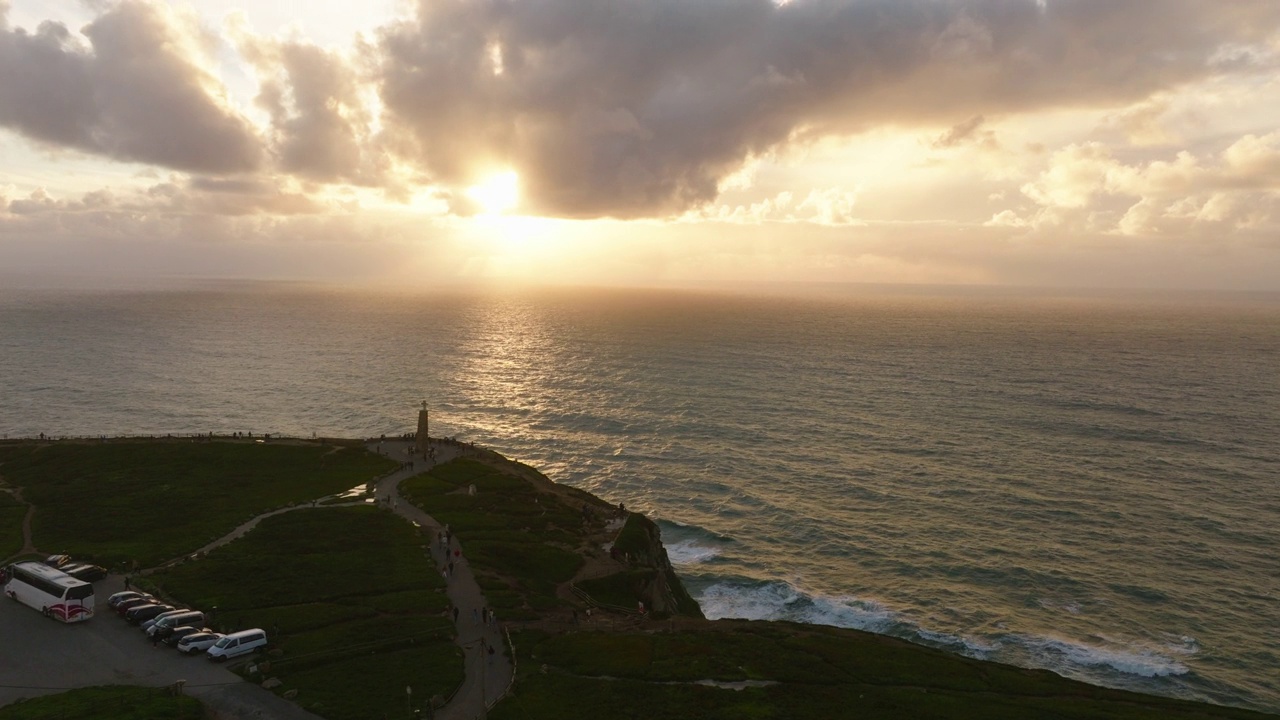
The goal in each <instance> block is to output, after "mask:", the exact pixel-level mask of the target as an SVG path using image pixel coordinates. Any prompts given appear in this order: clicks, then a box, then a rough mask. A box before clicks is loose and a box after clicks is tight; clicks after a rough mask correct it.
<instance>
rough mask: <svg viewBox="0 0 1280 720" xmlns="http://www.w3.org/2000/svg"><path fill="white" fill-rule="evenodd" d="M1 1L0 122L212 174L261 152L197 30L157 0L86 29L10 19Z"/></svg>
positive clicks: (129, 1)
mask: <svg viewBox="0 0 1280 720" xmlns="http://www.w3.org/2000/svg"><path fill="white" fill-rule="evenodd" d="M7 11H8V8H7V6H5V5H0V127H7V128H10V129H12V130H14V131H16V132H18V133H20V134H22V135H25V136H26V137H28V138H31V139H33V140H36V141H39V142H42V143H46V144H49V145H53V146H59V147H70V148H75V149H78V150H82V151H85V152H89V153H94V154H98V155H104V156H107V157H111V158H114V159H117V160H124V161H133V162H142V163H149V164H155V165H161V166H165V167H170V168H175V169H181V170H191V171H198V172H208V173H229V172H239V171H249V170H253V169H255V168H257V167H258V166H259V165H260V163H261V161H262V153H261V147H260V141H259V139H258V138H257V136H256V135H255V133H254V130H253V128H252V127H251V125H250V124H249V123H248V122H247V121H246V120H245V119H244V118H243V117H241V116H240V115H238V114H237V113H236V112H234V111H233V110H231V109H230V108H228V107H227V106H226V104H225V102H224V101H223V100H222V99H221V97H220V93H221V86H220V85H219V83H218V82H217V80H216V79H215V78H214V77H213V76H212V75H211V74H210V73H208V72H207V71H205V70H204V69H202V68H201V67H200V66H199V65H198V64H197V63H196V62H195V60H194V58H198V57H201V56H202V55H203V54H204V48H203V47H202V42H203V41H204V40H205V39H204V38H201V37H200V36H199V34H198V32H197V31H195V30H193V29H191V28H190V27H186V26H184V25H183V23H182V22H181V21H180V19H178V18H176V17H174V16H173V15H172V14H171V13H169V12H167V11H166V10H164V9H163V7H162V6H158V5H153V4H148V3H144V2H137V1H133V0H126V1H125V2H120V3H119V4H116V5H113V6H111V7H109V9H107V10H106V11H105V12H103V13H102V14H101V15H99V16H98V17H97V18H96V19H95V20H94V21H93V22H92V23H90V24H89V25H88V26H86V27H85V28H84V30H83V31H82V32H83V35H84V37H85V38H87V39H88V41H89V47H85V46H84V44H83V43H82V42H81V41H80V39H79V37H78V36H77V35H75V34H73V33H72V32H71V31H70V30H68V29H67V28H66V26H65V25H62V24H60V23H55V22H45V23H42V24H41V25H40V26H39V28H38V29H37V30H36V32H35V33H34V34H29V33H28V32H26V31H25V30H23V29H20V28H11V27H9V25H8V21H7Z"/></svg>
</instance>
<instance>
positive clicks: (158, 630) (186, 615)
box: [147, 610, 205, 640]
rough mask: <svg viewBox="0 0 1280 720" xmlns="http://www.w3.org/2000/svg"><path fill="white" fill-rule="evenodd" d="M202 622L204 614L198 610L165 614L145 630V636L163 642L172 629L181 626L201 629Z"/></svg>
mask: <svg viewBox="0 0 1280 720" xmlns="http://www.w3.org/2000/svg"><path fill="white" fill-rule="evenodd" d="M204 621H205V617H204V613H202V612H200V611H199V610H183V611H182V612H171V613H165V614H164V615H162V616H160V617H159V618H158V619H157V620H156V623H155V624H154V625H152V626H151V627H149V628H147V636H148V637H158V638H160V639H162V640H163V639H164V638H166V637H168V636H169V633H171V632H173V629H174V628H178V627H182V626H183V625H194V626H196V627H202V626H203V625H204Z"/></svg>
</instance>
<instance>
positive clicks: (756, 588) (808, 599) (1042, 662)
mask: <svg viewBox="0 0 1280 720" xmlns="http://www.w3.org/2000/svg"><path fill="white" fill-rule="evenodd" d="M698 602H699V603H700V604H701V605H702V609H703V612H704V613H705V614H706V616H707V617H708V618H711V619H720V618H739V619H745V620H790V621H794V622H804V623H813V624H818V625H833V626H836V627H845V628H854V629H857V630H867V631H870V632H876V633H882V634H886V635H892V636H895V637H901V638H904V639H907V640H911V641H913V642H918V643H921V644H923V645H929V646H932V647H937V648H942V649H946V650H950V651H952V652H957V653H959V654H962V655H967V656H969V657H973V658H979V659H991V660H1008V659H1012V658H1011V657H1009V656H1012V655H1024V656H1025V659H1026V661H1028V662H1029V664H1031V665H1033V666H1036V667H1043V668H1046V669H1049V670H1053V671H1055V672H1059V673H1061V674H1064V675H1067V676H1081V675H1084V674H1088V673H1089V672H1090V671H1097V670H1104V671H1114V672H1119V673H1123V674H1125V675H1133V676H1138V677H1144V678H1155V677H1169V676H1174V675H1183V674H1185V673H1187V672H1188V668H1187V666H1186V665H1184V664H1183V663H1182V662H1180V661H1178V660H1176V659H1174V658H1173V657H1171V655H1182V656H1187V655H1191V654H1194V653H1195V652H1196V650H1197V649H1198V645H1196V641H1195V639H1194V638H1190V637H1179V638H1178V640H1177V642H1176V643H1174V642H1171V643H1169V644H1168V645H1167V646H1165V647H1162V648H1161V650H1156V649H1154V648H1151V647H1146V646H1142V645H1139V644H1134V643H1126V642H1124V641H1121V640H1115V639H1110V638H1105V637H1103V638H1100V642H1098V643H1086V642H1080V641H1075V640H1068V639H1065V638H1059V637H1051V636H1044V635H1031V634H1017V633H1011V634H1001V635H1000V636H998V637H986V636H974V635H957V634H952V633H947V632H942V631H938V630H931V629H927V628H923V627H920V626H919V625H918V624H917V623H915V622H914V621H913V620H911V619H910V618H907V617H905V616H904V615H902V614H901V613H898V612H895V611H893V610H890V609H889V608H887V607H885V606H884V605H882V604H881V603H879V602H876V601H874V600H868V599H863V598H856V597H851V596H840V597H824V596H821V595H811V594H808V593H806V592H804V591H802V590H799V589H797V588H796V587H794V586H793V585H791V584H790V583H786V582H781V581H773V582H750V581H722V582H718V583H715V584H712V585H710V586H708V587H707V588H706V589H705V590H704V591H703V593H702V595H701V596H700V597H699V598H698ZM1165 651H1167V653H1166V652H1165Z"/></svg>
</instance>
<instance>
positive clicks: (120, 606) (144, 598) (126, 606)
mask: <svg viewBox="0 0 1280 720" xmlns="http://www.w3.org/2000/svg"><path fill="white" fill-rule="evenodd" d="M154 601H155V598H154V597H152V596H150V595H148V594H146V593H142V595H140V596H138V597H136V598H131V599H129V600H121V601H120V602H118V603H116V612H117V613H119V615H120V617H124V614H125V613H126V612H128V611H129V610H131V609H133V608H136V607H138V606H139V605H147V604H149V603H152V602H154Z"/></svg>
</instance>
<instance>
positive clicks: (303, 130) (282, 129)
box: [238, 31, 388, 185]
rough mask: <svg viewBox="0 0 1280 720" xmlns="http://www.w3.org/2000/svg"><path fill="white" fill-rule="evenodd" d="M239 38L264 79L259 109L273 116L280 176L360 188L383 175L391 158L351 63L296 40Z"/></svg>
mask: <svg viewBox="0 0 1280 720" xmlns="http://www.w3.org/2000/svg"><path fill="white" fill-rule="evenodd" d="M238 34H239V35H240V37H239V46H240V48H241V50H242V52H243V53H244V55H245V57H246V59H248V60H249V62H250V63H251V64H252V65H253V66H254V68H255V70H256V71H257V73H258V77H259V80H260V85H259V87H260V89H259V93H258V97H257V103H258V105H259V106H260V107H262V108H263V109H265V110H266V111H267V113H268V114H269V115H270V117H271V132H270V136H271V137H270V139H271V144H272V147H273V151H274V153H275V155H276V157H277V162H278V166H279V169H280V170H281V171H283V172H286V173H291V174H294V175H297V176H299V177H302V178H306V179H308V180H313V181H318V182H328V183H332V182H350V183H356V184H361V185H372V184H375V183H377V182H378V181H379V180H382V179H383V178H384V177H385V173H386V170H387V164H388V158H387V156H386V154H385V153H383V152H382V151H381V148H380V144H379V143H378V142H377V139H376V137H375V136H374V134H373V132H372V129H371V123H372V119H373V118H372V115H371V113H370V111H369V108H368V106H367V103H366V100H365V98H364V96H363V95H362V90H363V83H364V78H362V77H361V74H360V73H359V72H358V71H357V69H356V67H355V66H354V65H353V63H352V62H351V60H350V59H349V58H347V57H345V56H344V55H343V54H342V53H340V52H338V51H336V50H329V49H325V48H321V47H319V46H317V45H315V44H312V43H309V42H305V41H302V40H298V39H290V40H268V39H263V38H258V37H255V36H253V35H250V34H248V33H246V32H243V31H242V32H239V33H238Z"/></svg>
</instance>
